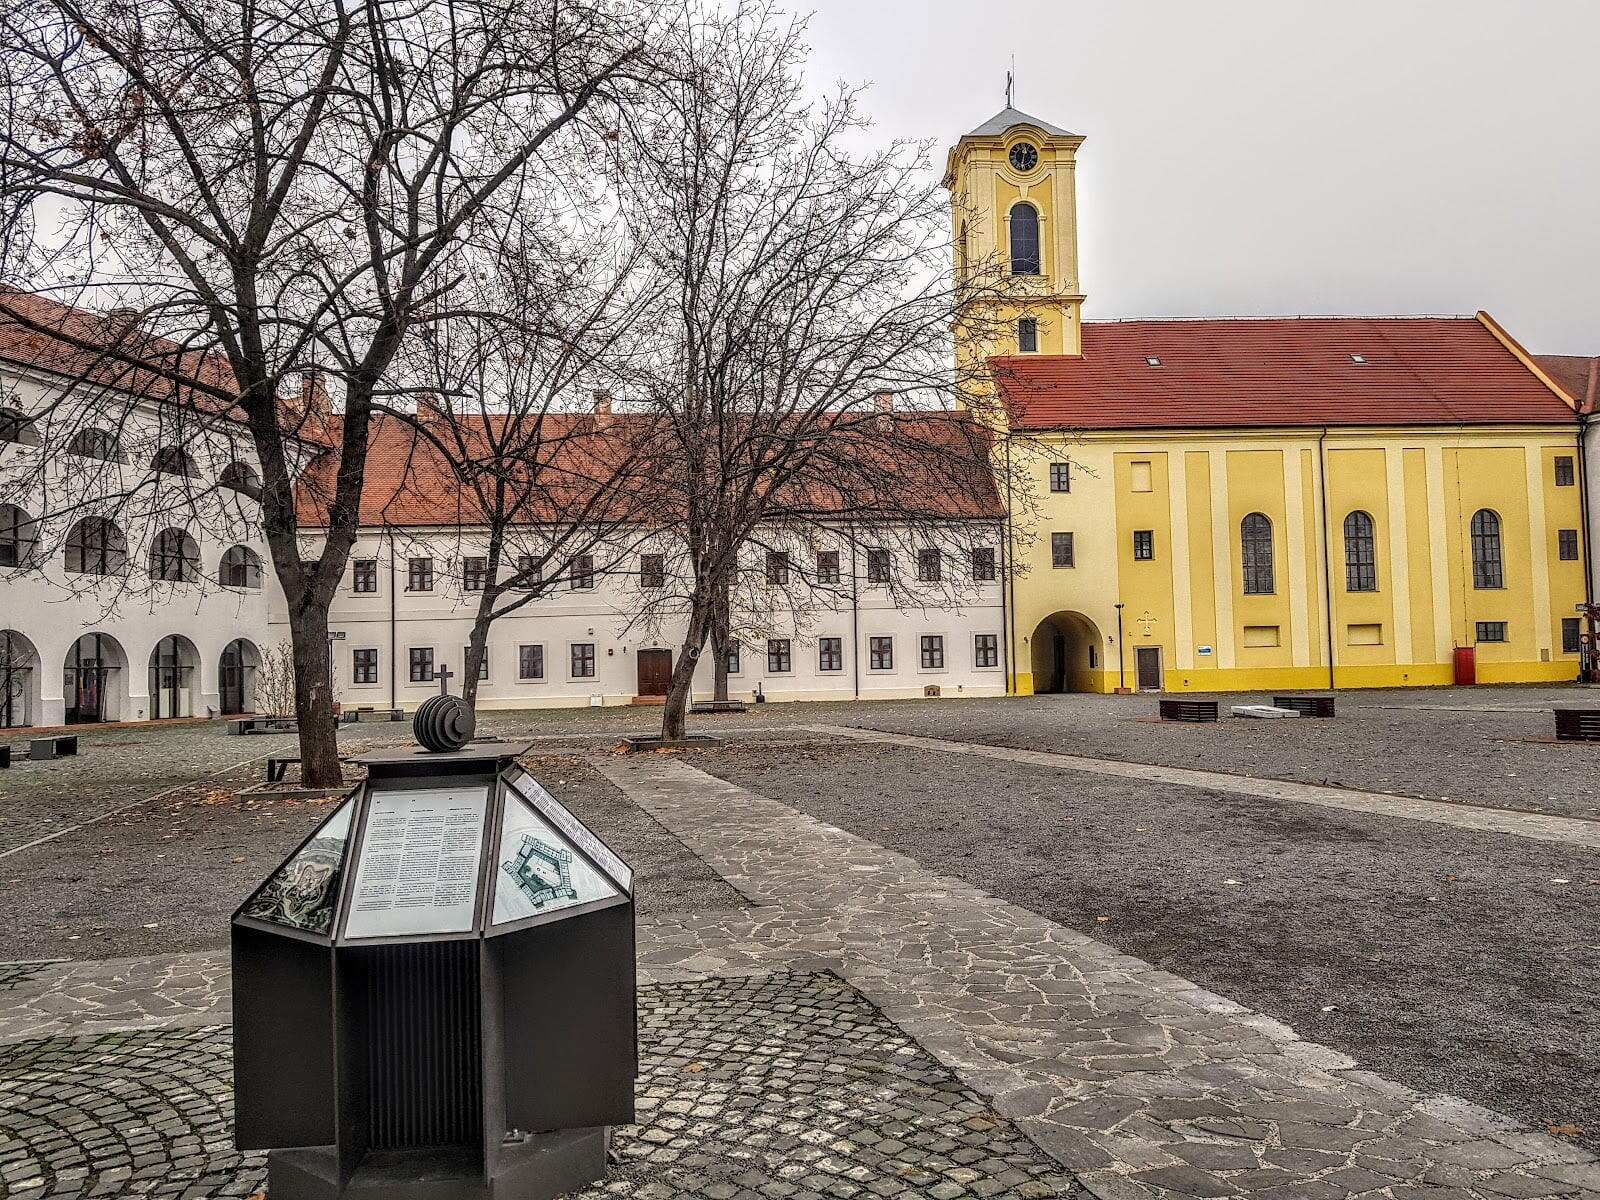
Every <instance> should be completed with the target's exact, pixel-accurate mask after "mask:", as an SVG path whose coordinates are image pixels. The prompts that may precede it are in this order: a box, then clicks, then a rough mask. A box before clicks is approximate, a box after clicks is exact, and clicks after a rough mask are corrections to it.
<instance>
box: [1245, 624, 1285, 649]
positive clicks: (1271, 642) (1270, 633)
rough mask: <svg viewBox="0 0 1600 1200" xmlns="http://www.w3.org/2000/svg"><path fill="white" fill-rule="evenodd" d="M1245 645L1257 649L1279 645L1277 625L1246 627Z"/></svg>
mask: <svg viewBox="0 0 1600 1200" xmlns="http://www.w3.org/2000/svg"><path fill="white" fill-rule="evenodd" d="M1244 644H1245V645H1246V646H1251V647H1254V648H1256V649H1260V648H1261V647H1264V646H1276V645H1277V644H1278V627H1277V626H1276V625H1246V626H1245V627H1244Z"/></svg>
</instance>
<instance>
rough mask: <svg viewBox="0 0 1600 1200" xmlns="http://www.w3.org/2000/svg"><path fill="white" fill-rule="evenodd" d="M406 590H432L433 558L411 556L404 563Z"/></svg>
mask: <svg viewBox="0 0 1600 1200" xmlns="http://www.w3.org/2000/svg"><path fill="white" fill-rule="evenodd" d="M406 591H408V592H431V591H433V559H431V558H413V559H411V560H410V561H409V562H408V563H407V564H406Z"/></svg>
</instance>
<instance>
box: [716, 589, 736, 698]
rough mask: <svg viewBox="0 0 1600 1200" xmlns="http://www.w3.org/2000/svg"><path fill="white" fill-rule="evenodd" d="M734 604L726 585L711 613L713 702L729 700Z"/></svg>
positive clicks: (718, 594)
mask: <svg viewBox="0 0 1600 1200" xmlns="http://www.w3.org/2000/svg"><path fill="white" fill-rule="evenodd" d="M731 609H732V603H731V601H730V599H729V596H728V585H727V584H726V583H724V584H723V585H722V587H721V588H719V589H718V591H717V600H716V605H715V607H714V608H713V609H712V612H711V653H712V656H713V661H712V672H711V698H712V699H713V700H726V699H727V698H728V634H729V632H730V627H731V625H732V623H733V613H732V611H731Z"/></svg>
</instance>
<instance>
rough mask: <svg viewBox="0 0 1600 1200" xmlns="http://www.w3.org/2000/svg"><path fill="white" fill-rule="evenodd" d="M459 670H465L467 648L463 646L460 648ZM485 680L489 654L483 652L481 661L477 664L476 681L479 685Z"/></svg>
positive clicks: (487, 673) (487, 676)
mask: <svg viewBox="0 0 1600 1200" xmlns="http://www.w3.org/2000/svg"><path fill="white" fill-rule="evenodd" d="M461 669H462V670H463V671H465V670H466V669H467V647H465V646H463V647H461ZM487 678H489V654H488V651H487V650H485V651H484V655H483V661H482V662H481V663H479V664H478V681H479V682H480V683H481V682H482V681H483V680H485V679H487Z"/></svg>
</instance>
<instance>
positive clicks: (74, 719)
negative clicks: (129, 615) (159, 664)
mask: <svg viewBox="0 0 1600 1200" xmlns="http://www.w3.org/2000/svg"><path fill="white" fill-rule="evenodd" d="M127 665H128V660H127V656H126V655H124V654H123V652H122V646H121V644H120V643H118V641H117V639H116V638H114V637H112V636H111V635H110V634H108V633H86V634H84V635H83V636H82V637H81V638H79V639H78V640H77V641H75V642H73V643H72V649H70V650H68V651H67V660H66V663H65V664H64V667H63V669H64V671H65V675H66V678H65V680H64V685H65V695H66V701H67V713H66V719H67V724H68V725H90V724H93V723H95V722H97V721H120V720H121V719H122V715H123V713H122V705H123V695H124V689H125V687H126V684H125V683H124V682H123V678H122V672H123V669H124V668H125V667H126V666H127Z"/></svg>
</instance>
